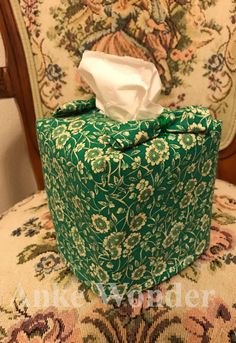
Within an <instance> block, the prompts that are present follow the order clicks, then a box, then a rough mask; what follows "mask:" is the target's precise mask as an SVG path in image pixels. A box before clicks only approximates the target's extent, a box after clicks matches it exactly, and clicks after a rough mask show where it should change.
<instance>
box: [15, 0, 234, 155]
mask: <svg viewBox="0 0 236 343" xmlns="http://www.w3.org/2000/svg"><path fill="white" fill-rule="evenodd" d="M10 1H11V3H12V6H13V9H14V13H15V16H16V19H17V22H18V25H19V28H20V33H21V36H22V40H23V43H24V47H25V51H26V56H27V61H28V64H29V70H30V76H31V82H32V89H33V95H34V102H35V109H36V114H37V116H39V117H40V116H42V115H45V116H48V115H49V114H50V112H51V111H52V110H53V109H55V107H57V106H58V105H59V104H61V103H64V102H67V101H69V100H72V99H75V98H81V97H82V98H86V97H89V96H90V93H89V90H88V88H87V87H86V85H84V84H83V83H82V82H81V79H80V77H79V74H78V71H77V67H78V65H79V62H80V58H81V55H82V53H83V51H84V50H85V49H94V50H101V51H104V52H107V53H112V54H118V55H129V56H134V57H139V58H143V59H146V60H149V61H152V62H153V63H155V65H156V67H157V68H158V70H159V72H160V74H161V78H162V83H163V96H162V101H161V103H162V105H167V106H170V107H173V108H174V107H182V106H184V105H190V104H199V105H204V106H207V107H209V108H210V109H211V111H212V113H213V115H214V116H215V117H217V118H218V119H222V120H223V134H222V141H221V149H223V148H225V147H227V146H228V145H229V144H230V142H231V141H232V139H233V137H234V135H235V132H236V104H235V101H236V100H235V99H236V4H235V1H234V0H225V1H222V0H202V1H200V0H161V1H150V0H143V1H136V0H116V1H114V0H113V1H110V2H106V1H104V2H101V1H100V0H86V1H81V2H78V1H64V0H54V1H49V0H36V1H33V2H32V1H25V0H19V1H17V0H10Z"/></svg>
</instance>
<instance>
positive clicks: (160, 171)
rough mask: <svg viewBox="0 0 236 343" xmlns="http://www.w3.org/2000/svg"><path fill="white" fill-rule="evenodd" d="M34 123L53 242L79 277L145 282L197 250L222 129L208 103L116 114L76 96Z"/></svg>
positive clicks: (104, 284)
mask: <svg viewBox="0 0 236 343" xmlns="http://www.w3.org/2000/svg"><path fill="white" fill-rule="evenodd" d="M67 108H68V110H67ZM37 131H38V139H39V145H40V151H41V157H42V164H43V170H44V174H45V185H46V190H47V194H48V198H49V207H50V209H51V212H52V216H53V220H54V224H55V229H56V232H57V238H58V247H59V249H60V251H61V253H62V255H63V256H64V258H65V260H66V261H67V262H68V265H69V266H70V267H71V268H72V270H73V271H74V273H75V274H76V275H77V276H78V278H79V279H80V280H82V281H84V283H85V285H86V286H89V287H91V288H92V289H93V290H94V291H95V292H99V291H103V289H104V290H105V291H106V292H108V293H112V284H114V283H116V285H117V287H118V288H119V289H122V290H124V292H125V293H126V294H128V292H130V291H131V290H133V289H140V290H142V289H147V288H150V287H152V286H153V285H156V284H159V283H160V282H161V281H163V280H165V279H167V278H170V277H171V276H172V275H174V274H176V273H178V272H179V271H180V270H182V269H184V268H185V267H186V266H187V265H189V264H190V263H192V262H193V260H194V259H196V257H198V256H199V255H200V254H202V253H203V252H204V251H205V250H206V248H207V246H208V243H209V229H210V219H211V207H212V194H213V187H214V180H215V170H216V161H217V153H218V146H219V142H220V133H221V123H220V122H218V121H216V120H214V119H212V117H211V116H210V113H209V111H208V110H207V109H205V108H202V107H196V106H192V107H187V108H183V109H181V110H176V111H171V110H169V109H165V110H164V111H163V113H162V114H161V115H160V116H158V117H157V118H156V119H153V120H140V121H129V122H127V123H118V122H116V121H114V120H111V119H110V118H108V117H107V116H105V115H104V114H102V113H101V112H99V110H98V109H96V107H95V101H94V99H92V100H89V101H82V102H81V101H75V102H72V103H70V104H67V105H65V106H63V107H62V108H59V109H58V110H57V111H56V112H55V113H54V118H49V119H41V120H38V122H37ZM157 262H158V263H157Z"/></svg>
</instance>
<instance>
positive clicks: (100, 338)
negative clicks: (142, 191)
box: [0, 0, 236, 342]
mask: <svg viewBox="0 0 236 343" xmlns="http://www.w3.org/2000/svg"><path fill="white" fill-rule="evenodd" d="M159 4H161V5H159ZM221 4H222V2H219V1H218V2H215V1H205V0H204V1H198V0H194V1H191V2H189V1H187V0H181V1H180V0H176V1H160V3H158V2H152V1H128V0H123V1H122V0H120V1H112V2H109V3H108V2H104V5H103V4H102V3H100V2H98V1H90V0H86V1H84V2H76V1H74V2H73V1H68V2H67V1H59V0H56V1H53V2H50V1H47V2H46V1H42V0H36V1H34V2H28V1H26V0H22V1H20V2H18V1H16V0H2V1H1V2H0V30H1V33H2V35H3V39H4V44H5V48H6V55H7V67H6V68H1V69H0V98H6V97H15V99H16V101H17V103H18V106H19V108H20V112H21V118H22V122H23V125H24V131H25V135H26V139H27V144H28V149H29V156H30V159H31V162H32V166H33V170H34V173H35V177H36V180H37V185H38V189H39V190H42V189H43V177H42V172H41V163H40V157H39V152H38V145H37V140H36V133H35V119H36V117H42V116H48V115H50V112H51V111H53V110H54V109H55V108H56V107H57V106H58V105H59V104H61V103H64V102H67V101H70V100H72V99H75V98H79V97H80V98H81V97H82V98H88V97H90V96H91V95H90V90H89V89H88V88H87V87H86V85H85V84H83V82H82V81H81V79H80V77H79V75H78V73H77V67H78V64H79V61H80V58H81V55H82V53H83V51H84V50H85V49H94V50H101V51H105V52H108V53H114V54H119V55H131V56H134V57H139V58H143V59H146V60H149V61H152V62H154V63H155V65H156V67H157V68H158V70H159V72H160V75H161V78H162V83H163V96H162V104H163V105H168V106H169V107H173V108H174V107H182V106H184V105H187V104H195V103H196V104H199V103H200V104H202V105H205V106H207V107H209V108H210V109H211V111H212V114H213V115H214V116H215V117H217V118H219V119H222V120H223V134H222V142H221V147H220V149H221V151H220V154H219V166H218V177H219V178H221V179H223V180H225V181H229V182H231V183H234V184H236V171H235V165H236V137H235V132H236V117H235V106H236V104H235V100H234V99H235V94H234V90H235V84H236V74H235V71H236V61H235V49H236V46H235V44H236V43H235V42H236V27H235V22H236V19H235V18H236V8H235V2H234V1H233V0H232V1H230V0H227V1H225V2H224V11H222V8H221V6H222V5H221ZM160 18H161V20H160ZM235 204H236V188H235V186H233V185H230V184H228V183H226V182H224V181H217V183H216V192H215V197H214V208H213V222H212V229H211V244H210V248H209V250H208V252H207V253H206V254H205V255H203V256H202V258H200V259H199V260H198V261H197V262H196V263H194V264H193V265H191V266H190V267H188V268H187V269H186V270H185V271H184V272H182V273H181V274H180V275H178V276H176V277H174V278H172V279H171V280H169V281H167V282H164V283H163V284H161V285H159V286H158V287H157V288H156V289H155V292H156V298H155V299H154V306H151V305H150V302H148V296H149V294H148V293H146V292H145V293H144V294H143V297H142V299H141V300H140V299H139V300H140V301H138V300H137V299H136V300H135V301H134V302H133V303H132V304H130V303H129V302H127V301H124V302H122V304H121V306H117V305H114V304H104V303H101V301H100V299H98V298H97V297H96V296H95V295H94V294H93V293H92V292H91V291H89V290H88V289H86V288H85V287H84V286H83V285H82V284H81V283H80V282H79V281H78V280H76V279H75V278H74V276H73V275H72V274H71V272H70V270H69V269H68V268H67V266H66V265H65V264H64V263H63V261H62V260H61V258H60V256H59V254H58V251H57V247H56V241H55V232H54V230H53V224H52V221H51V218H50V214H49V213H48V208H47V203H46V197H45V193H44V192H43V191H42V192H39V193H37V194H35V195H34V196H32V197H30V198H28V199H25V200H24V201H23V202H21V203H19V204H17V205H16V206H15V207H13V208H11V209H10V210H9V212H8V213H5V214H4V216H3V217H2V219H1V222H0V225H1V226H2V228H1V231H0V232H1V234H2V236H1V238H2V239H1V242H2V243H1V249H0V256H1V260H2V261H4V263H2V264H1V267H0V271H1V275H2V280H3V281H4V282H5V283H4V282H3V283H2V284H1V285H2V287H1V299H2V300H1V306H0V312H1V316H0V318H1V319H0V335H1V336H0V337H1V338H2V339H4V340H5V341H6V342H17V341H18V342H21V341H26V340H27V339H28V340H29V339H30V337H33V335H35V336H37V337H40V338H41V339H43V338H44V339H46V337H47V335H49V336H50V337H52V341H53V340H54V341H56V339H57V340H58V341H63V340H64V341H66V342H73V341H76V342H83V341H84V342H86V341H87V342H88V341H95V342H139V341H140V342H168V341H170V340H171V339H172V341H174V339H176V341H181V342H189V341H190V340H192V341H193V342H202V341H204V339H205V340H208V341H210V340H211V341H212V342H215V341H216V337H220V338H221V341H222V342H227V340H228V337H230V338H231V339H232V340H233V339H234V337H235V332H236V331H235V330H236V313H235V306H234V304H235V303H236V299H235V293H234V285H235V281H236V280H235V276H234V275H235V263H236V260H235V258H236V257H235V256H236V250H235V239H236V238H235V234H234V231H235V229H236V227H235V225H236V224H235V223H236V205H235ZM13 275H14V277H13ZM6 281H8V284H6ZM180 288H181V290H180ZM171 290H173V291H175V294H178V292H181V294H182V296H183V297H184V299H185V302H184V303H182V304H181V306H180V307H174V308H172V307H171V301H170V300H168V296H167V297H166V296H165V295H168V294H170V293H168V292H171ZM214 290H215V294H214V292H211V291H214ZM157 291H161V292H162V293H161V294H162V295H163V298H165V301H164V305H163V306H162V307H161V306H157V303H158V301H159V300H160V294H159V295H158V292H157ZM189 291H190V293H189ZM204 291H205V293H204ZM207 292H208V293H209V292H210V294H209V296H208V298H209V306H205V307H204V304H205V303H206V301H207V299H208V298H207V296H206V293H207ZM172 294H173V293H172ZM203 295H204V296H203ZM152 299H153V298H152ZM186 299H187V300H186ZM189 299H190V300H189ZM197 299H198V300H199V302H198V303H197V305H196V301H197ZM149 300H150V299H149ZM188 300H189V301H190V302H191V304H193V303H194V305H193V306H189V304H187V303H186V301H187V302H188ZM194 300H196V301H195V302H194ZM204 301H205V303H204ZM201 305H203V306H201ZM78 308H80V310H78ZM222 323H224V325H223V324H222Z"/></svg>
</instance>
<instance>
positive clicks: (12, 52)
mask: <svg viewBox="0 0 236 343" xmlns="http://www.w3.org/2000/svg"><path fill="white" fill-rule="evenodd" d="M0 32H1V34H2V37H3V42H4V46H5V51H6V67H3V68H0V98H12V97H14V98H15V99H16V102H17V105H18V106H19V109H20V113H21V119H22V123H23V127H24V131H25V136H26V141H27V146H28V150H29V156H30V160H31V164H32V167H33V171H34V174H35V178H36V182H37V186H38V189H43V187H44V184H43V175H42V167H41V162H40V155H39V149H38V144H37V138H36V131H35V120H36V117H35V113H34V103H33V97H32V92H31V85H30V79H29V74H28V68H27V63H26V59H25V54H24V49H23V46H22V42H21V39H20V35H19V33H18V29H17V25H16V22H15V19H14V15H13V12H12V9H11V5H10V3H9V1H8V0H1V1H0ZM235 111H236V109H235ZM217 176H218V177H219V178H221V179H223V180H226V181H229V182H231V183H234V184H236V136H235V138H234V140H233V142H232V143H231V144H230V145H229V146H228V147H227V148H226V149H224V150H222V151H221V152H220V154H219V163H218V171H217Z"/></svg>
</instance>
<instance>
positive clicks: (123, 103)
mask: <svg viewBox="0 0 236 343" xmlns="http://www.w3.org/2000/svg"><path fill="white" fill-rule="evenodd" d="M79 73H80V76H81V77H82V78H83V79H84V81H85V82H86V83H87V84H88V85H89V86H90V88H91V89H92V91H93V92H94V93H95V94H96V107H97V108H99V109H100V110H101V111H102V112H103V113H104V114H105V115H107V116H109V117H111V118H112V119H114V120H117V121H119V122H127V121H129V120H140V119H152V118H156V117H157V116H158V115H159V114H160V113H161V112H162V110H163V108H162V106H161V105H160V104H159V103H158V100H159V97H160V93H161V80H160V77H159V74H158V71H157V69H156V67H155V66H154V64H152V63H150V62H147V61H144V60H141V59H137V58H133V57H128V56H125V57H121V56H115V55H110V54H105V53H103V52H99V51H85V52H84V54H83V57H82V60H81V62H80V65H79Z"/></svg>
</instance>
